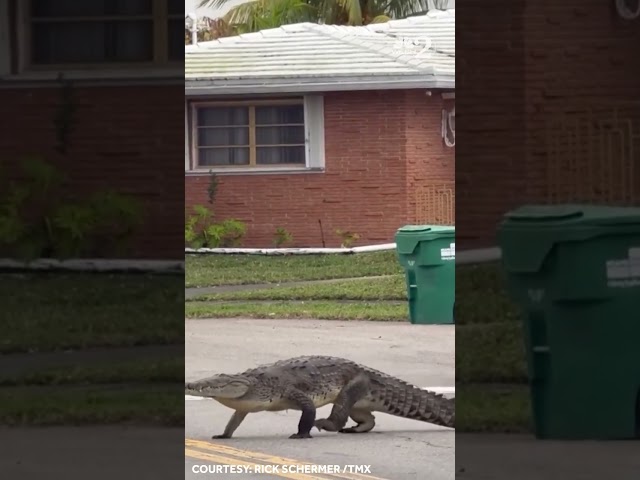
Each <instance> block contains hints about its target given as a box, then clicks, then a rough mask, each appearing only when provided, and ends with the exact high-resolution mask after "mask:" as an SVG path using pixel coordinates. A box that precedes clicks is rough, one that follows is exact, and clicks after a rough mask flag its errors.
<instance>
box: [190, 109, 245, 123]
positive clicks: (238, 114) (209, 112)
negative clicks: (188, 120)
mask: <svg viewBox="0 0 640 480" xmlns="http://www.w3.org/2000/svg"><path fill="white" fill-rule="evenodd" d="M198 125H199V126H222V127H225V126H227V125H249V109H248V108H247V107H211V108H199V109H198Z"/></svg>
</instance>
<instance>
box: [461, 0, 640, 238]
mask: <svg viewBox="0 0 640 480" xmlns="http://www.w3.org/2000/svg"><path fill="white" fill-rule="evenodd" d="M456 21H457V29H458V32H459V34H458V35H457V36H456V44H457V45H456V47H457V50H458V52H457V71H456V83H457V102H458V103H459V104H460V105H459V108H458V110H459V114H458V117H459V118H458V119H457V120H458V121H457V130H458V137H459V138H458V140H459V142H460V143H459V144H458V146H457V156H456V164H457V169H456V184H457V185H456V187H457V198H456V200H457V203H456V214H457V220H458V229H457V235H458V238H457V242H458V245H457V247H458V249H461V248H463V249H464V248H472V247H479V246H490V245H494V244H495V231H496V226H497V223H498V222H499V221H500V220H501V218H502V215H503V213H504V212H505V211H507V210H509V209H511V208H514V207H517V206H518V205H521V204H523V203H528V202H566V201H581V202H612V201H613V202H615V203H620V204H622V203H627V204H628V203H633V202H634V201H635V202H637V201H638V193H640V179H639V178H638V173H637V169H635V172H636V173H632V172H633V170H632V169H630V168H628V164H632V163H633V162H634V161H637V160H638V154H637V152H638V151H640V150H638V147H640V138H639V137H638V132H639V131H640V123H639V121H640V104H639V103H638V100H640V82H638V80H637V79H638V73H640V72H639V70H640V63H639V62H637V58H638V45H640V19H637V20H632V21H625V20H622V19H620V18H618V17H617V14H616V13H615V11H614V1H613V0H567V1H563V2H556V1H551V0H544V1H538V0H489V1H488V2H478V4H477V5H476V4H474V3H473V2H469V3H468V4H467V5H464V6H463V7H462V8H460V9H458V11H457V19H456ZM634 102H635V103H634ZM616 109H618V112H619V114H620V119H621V120H622V122H614V125H613V127H604V130H603V129H593V128H592V129H591V130H590V129H589V125H593V124H594V121H595V122H602V120H605V119H611V117H612V115H613V112H614V110H616ZM589 115H591V118H590V117H589ZM592 120H594V121H592ZM572 122H573V124H574V125H575V124H576V122H579V125H580V127H578V128H574V127H571V125H572ZM558 125H564V127H559V126H558ZM621 126H622V127H623V128H619V127H621ZM607 128H609V131H608V132H607V131H606V130H607ZM576 133H577V135H576ZM550 135H551V136H550ZM609 141H612V144H613V146H614V147H613V148H614V150H612V152H611V153H610V154H609V153H605V154H604V155H603V154H601V153H600V150H599V149H600V148H601V147H602V146H603V145H608V142H609ZM603 142H604V143H603ZM620 145H622V146H620ZM630 147H634V148H635V149H634V150H633V151H635V157H633V154H631V153H630V152H631V151H632V150H631V148H630ZM621 155H625V160H624V162H622V161H618V164H615V165H614V164H613V163H615V160H612V159H616V158H617V159H620V158H621ZM632 157H633V158H632ZM625 162H626V163H625ZM622 163H624V165H622ZM594 166H595V168H592V167H594ZM625 168H627V170H626V173H628V174H633V175H634V178H633V179H632V180H633V182H632V183H633V184H634V186H633V188H634V189H635V191H632V192H627V193H624V194H623V193H619V192H620V185H622V183H623V182H622V181H621V180H620V179H621V178H622V177H623V176H624V174H625V170H624V169H625ZM585 172H587V173H585ZM589 172H591V173H589ZM611 172H614V173H616V178H614V177H613V176H611V175H610V173H611ZM615 182H618V183H615ZM624 188H626V189H630V188H632V187H631V186H630V185H626V186H625V187H624ZM634 198H635V200H634Z"/></svg>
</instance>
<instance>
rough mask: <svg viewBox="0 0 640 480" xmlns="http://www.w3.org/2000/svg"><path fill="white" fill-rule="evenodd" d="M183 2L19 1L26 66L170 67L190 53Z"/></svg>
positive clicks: (22, 56)
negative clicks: (185, 35)
mask: <svg viewBox="0 0 640 480" xmlns="http://www.w3.org/2000/svg"><path fill="white" fill-rule="evenodd" d="M182 5H183V2H177V1H174V0H87V1H77V0H25V1H17V2H16V6H17V7H18V9H19V10H18V14H19V17H20V19H21V23H22V25H24V27H25V28H24V30H23V31H24V34H23V36H22V37H21V38H20V40H21V41H20V51H19V61H20V64H21V67H22V68H21V70H26V69H56V70H61V69H82V68H85V67H96V66H102V67H108V68H109V67H110V68H113V67H114V66H118V67H131V66H138V65H149V66H159V65H160V66H162V65H165V66H168V65H170V64H171V63H172V62H178V61H179V62H181V61H182V59H183V58H184V16H183V15H184V13H183V11H182Z"/></svg>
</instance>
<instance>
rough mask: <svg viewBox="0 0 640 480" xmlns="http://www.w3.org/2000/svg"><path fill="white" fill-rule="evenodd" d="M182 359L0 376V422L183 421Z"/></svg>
mask: <svg viewBox="0 0 640 480" xmlns="http://www.w3.org/2000/svg"><path fill="white" fill-rule="evenodd" d="M183 383H184V357H180V358H168V359H162V360H139V361H128V362H121V363H116V364H111V365H96V366H87V367H68V368H51V369H46V370H42V371H38V372H33V373H28V374H23V375H13V376H5V375H3V376H0V424H2V425H62V424H65V425H69V424H110V423H135V424H141V425H163V426H179V425H182V424H183V421H184V390H183Z"/></svg>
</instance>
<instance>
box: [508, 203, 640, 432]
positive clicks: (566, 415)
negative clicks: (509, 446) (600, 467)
mask: <svg viewBox="0 0 640 480" xmlns="http://www.w3.org/2000/svg"><path fill="white" fill-rule="evenodd" d="M498 238H499V243H500V247H501V249H502V262H503V266H504V268H505V269H506V273H507V278H508V283H509V286H508V288H509V290H510V292H511V295H512V297H513V299H514V300H515V301H516V302H517V303H519V304H520V305H521V306H522V307H523V312H524V339H525V347H526V352H527V364H528V369H529V379H530V380H529V381H530V393H531V403H532V409H533V411H532V414H533V424H534V428H535V434H536V436H537V437H538V438H541V439H542V438H548V439H575V440H578V439H583V440H587V439H592V440H594V439H600V440H607V439H610V440H613V439H634V438H640V435H639V430H640V412H639V410H640V398H639V395H638V394H639V390H640V343H639V341H640V209H638V208H612V207H596V206H583V205H558V206H525V207H522V208H519V209H517V210H514V211H512V212H510V213H508V214H507V215H506V217H505V219H504V221H503V222H502V224H501V226H500V228H499V237H498Z"/></svg>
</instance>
